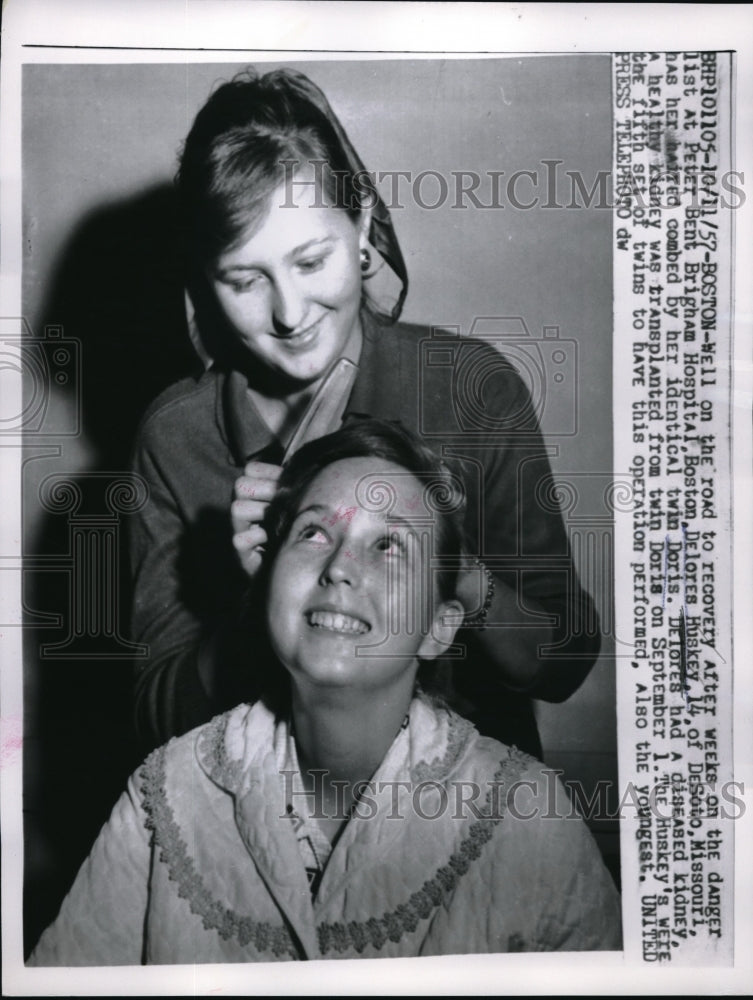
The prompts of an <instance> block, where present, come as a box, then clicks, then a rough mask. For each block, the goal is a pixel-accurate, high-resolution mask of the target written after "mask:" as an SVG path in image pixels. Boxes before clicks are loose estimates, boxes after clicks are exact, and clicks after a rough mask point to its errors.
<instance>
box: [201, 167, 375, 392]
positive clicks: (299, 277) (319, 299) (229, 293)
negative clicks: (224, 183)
mask: <svg viewBox="0 0 753 1000" xmlns="http://www.w3.org/2000/svg"><path fill="white" fill-rule="evenodd" d="M291 189H292V190H291ZM362 223H363V224H362V225H359V224H356V223H355V222H354V221H353V219H351V217H350V216H349V215H348V214H347V213H346V212H345V211H344V210H343V209H340V208H333V207H330V206H329V205H325V204H323V198H322V195H321V193H320V191H319V188H318V186H317V185H316V184H315V183H314V181H313V178H312V177H307V175H306V174H302V175H301V176H298V175H296V177H295V178H294V179H293V182H292V184H289V185H285V184H283V185H280V187H278V188H277V189H276V190H275V191H274V192H273V194H272V195H271V196H270V199H269V207H268V210H267V213H266V215H265V216H264V217H263V219H262V221H261V223H259V224H258V225H256V226H255V227H253V228H252V231H251V232H249V233H247V234H246V236H244V237H243V241H242V242H241V244H240V245H239V246H236V247H234V248H232V249H230V250H228V251H226V252H225V253H223V254H221V255H220V257H219V259H218V260H217V261H216V262H215V264H214V266H213V267H211V268H210V270H209V279H210V282H211V285H212V287H213V289H214V292H215V295H216V297H217V300H218V302H219V304H220V307H221V308H222V310H223V312H224V313H225V316H226V318H227V320H228V322H229V323H230V325H231V327H232V330H233V331H234V333H235V335H236V336H237V338H238V339H239V340H240V342H241V343H242V344H243V345H244V346H245V347H246V348H247V349H248V350H249V351H250V352H251V354H252V355H253V356H254V357H255V358H256V359H257V360H258V361H260V362H261V363H262V364H263V365H266V366H267V367H269V368H271V369H273V370H274V371H276V372H279V373H281V374H282V375H284V376H285V377H287V378H288V379H290V380H292V381H294V382H298V383H300V384H301V386H302V387H303V386H306V385H310V384H311V383H312V382H315V381H316V380H318V379H320V378H321V377H322V376H323V375H324V374H325V373H326V372H327V370H328V369H329V367H330V365H331V364H332V363H333V361H335V360H336V359H337V358H340V357H343V356H345V357H349V358H351V360H354V361H357V360H358V356H359V353H360V345H361V328H360V321H359V308H360V304H361V269H360V257H359V251H360V248H361V246H365V245H366V241H365V233H366V231H367V227H368V218H367V217H366V216H364V218H363V220H362Z"/></svg>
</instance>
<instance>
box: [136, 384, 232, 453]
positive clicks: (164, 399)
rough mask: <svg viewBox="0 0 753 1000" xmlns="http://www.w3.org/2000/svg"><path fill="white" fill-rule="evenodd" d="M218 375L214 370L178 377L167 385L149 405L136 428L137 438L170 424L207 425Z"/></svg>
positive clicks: (215, 392) (216, 390) (152, 434)
mask: <svg viewBox="0 0 753 1000" xmlns="http://www.w3.org/2000/svg"><path fill="white" fill-rule="evenodd" d="M220 385H221V375H219V374H218V373H216V372H214V371H208V372H203V373H202V374H201V375H200V376H198V377H189V378H184V379H181V380H180V382H176V383H174V384H173V385H171V386H169V387H168V388H167V389H165V390H164V392H161V393H160V395H159V396H157V398H156V399H155V400H153V402H152V403H151V404H150V405H149V407H148V409H147V410H146V413H145V414H144V416H143V418H142V421H141V426H140V429H139V438H140V439H141V440H142V441H143V440H150V439H152V438H153V437H154V436H155V435H161V434H162V433H163V432H164V430H166V429H169V428H171V427H172V426H173V425H176V426H177V425H179V426H180V428H181V429H182V430H183V431H184V432H185V430H186V427H189V428H190V427H192V426H194V425H195V426H197V427H199V426H201V427H203V426H206V419H207V415H208V414H210V415H211V414H214V412H215V409H216V401H217V394H218V391H219V389H220Z"/></svg>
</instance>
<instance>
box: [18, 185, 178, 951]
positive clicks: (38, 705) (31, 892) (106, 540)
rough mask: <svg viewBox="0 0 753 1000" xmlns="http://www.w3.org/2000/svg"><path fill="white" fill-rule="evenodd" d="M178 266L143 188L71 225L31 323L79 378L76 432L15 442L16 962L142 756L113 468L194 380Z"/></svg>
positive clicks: (174, 232) (71, 398)
mask: <svg viewBox="0 0 753 1000" xmlns="http://www.w3.org/2000/svg"><path fill="white" fill-rule="evenodd" d="M182 260H183V255H182V246H181V238H180V231H179V228H178V225H177V210H176V203H175V195H174V192H173V189H172V188H171V187H170V186H168V185H164V186H159V187H156V188H153V189H151V190H148V191H146V192H144V193H142V194H140V195H139V196H137V197H136V198H133V199H130V200H128V201H126V202H123V203H120V204H117V205H114V206H108V207H105V208H102V209H99V210H97V211H96V212H94V213H92V214H91V215H90V216H89V217H87V218H86V219H85V220H84V221H83V222H82V224H81V225H80V227H79V229H78V231H77V232H76V233H75V234H74V236H73V238H72V239H71V241H70V243H69V245H68V246H67V247H66V249H65V250H64V252H63V253H62V255H61V259H60V261H59V264H58V266H57V268H56V273H55V276H54V278H53V281H52V285H51V288H50V289H49V290H48V291H47V293H46V296H45V300H44V305H43V307H42V308H41V309H40V311H39V313H38V316H39V323H38V327H37V329H36V330H35V334H36V335H37V337H41V334H42V331H43V330H44V329H45V328H47V327H49V326H55V327H61V328H62V334H63V336H64V337H65V338H73V339H76V340H78V341H80V352H79V354H80V365H81V371H80V377H79V378H78V379H70V380H69V383H68V386H67V388H66V392H67V393H68V398H66V399H64V400H58V401H57V402H58V404H60V403H61V402H62V404H63V409H64V410H65V409H67V411H68V412H73V411H75V409H76V405H77V404H80V408H81V409H80V412H81V429H80V433H79V434H78V435H77V436H76V437H72V438H68V439H64V438H57V439H56V440H55V439H54V438H53V440H55V443H56V444H57V443H59V442H61V441H62V442H63V444H62V450H60V449H56V448H54V447H49V446H48V447H46V448H41V447H38V445H39V444H42V443H44V444H48V442H49V438H45V439H44V441H42V439H34V438H32V437H27V439H26V445H27V447H26V451H25V460H24V473H23V475H24V525H25V549H24V554H25V557H26V563H25V565H26V570H25V577H24V595H23V596H24V609H25V625H26V629H25V647H24V696H25V702H24V704H25V720H24V723H25V729H24V731H25V741H24V782H25V785H24V821H25V844H26V853H25V878H24V935H25V949H26V952H27V954H28V952H29V951H30V950H31V948H32V947H33V946H34V944H35V943H36V940H37V938H38V936H39V934H40V933H41V931H42V930H43V929H44V927H45V926H46V925H47V924H48V923H49V922H50V921H51V920H52V919H53V918H54V916H55V914H56V912H57V908H58V906H59V904H60V902H61V899H62V896H63V895H64V893H65V892H66V891H67V889H68V888H69V886H70V883H71V882H72V880H73V877H74V876H75V873H76V871H77V869H78V866H79V865H80V863H81V862H82V860H83V859H84V857H85V856H86V854H87V853H88V850H89V848H90V847H91V844H92V842H93V840H94V838H95V836H96V834H97V832H98V830H99V828H100V826H101V825H102V823H103V822H104V821H105V820H106V819H107V816H108V814H109V811H110V809H111V808H112V806H113V804H114V802H115V800H116V798H117V796H118V795H119V793H120V792H121V791H122V789H123V788H124V786H125V780H126V778H127V776H128V775H129V774H130V773H131V772H132V770H133V769H134V767H136V766H137V764H138V763H139V761H140V757H141V754H140V752H139V748H138V747H137V746H136V744H135V740H134V735H133V724H132V705H133V697H132V672H133V660H132V658H131V655H130V654H131V653H132V652H133V650H132V648H131V647H130V646H129V644H128V643H127V641H126V639H125V638H124V637H125V636H126V635H127V631H128V629H127V619H128V605H129V594H128V568H127V558H126V551H125V545H124V536H125V531H126V530H127V519H128V516H127V515H128V510H129V509H131V508H132V505H133V504H134V503H137V502H138V501H139V497H138V495H137V492H138V491H134V489H133V486H132V484H131V483H130V482H129V479H128V475H127V470H128V468H129V464H130V452H131V448H132V445H133V441H134V436H135V432H136V429H137V427H138V423H139V420H140V419H141V416H142V415H143V413H144V410H145V409H146V407H147V406H148V404H149V402H150V401H151V400H152V399H153V398H154V397H155V396H156V395H157V394H158V393H159V392H160V391H161V390H162V389H164V388H165V387H166V386H167V385H169V384H170V383H172V382H174V381H176V380H177V379H179V378H181V377H183V376H184V375H187V374H189V373H190V372H191V371H192V370H195V369H196V366H197V358H196V355H195V354H194V352H193V349H192V347H191V344H190V341H189V338H188V333H187V330H186V322H185V313H184V304H183V287H184V281H183V264H182ZM42 291H43V293H44V291H45V290H42ZM76 394H78V395H76ZM52 431H53V433H54V431H55V427H52ZM58 452H59V453H58Z"/></svg>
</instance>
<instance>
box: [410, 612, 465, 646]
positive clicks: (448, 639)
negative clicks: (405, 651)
mask: <svg viewBox="0 0 753 1000" xmlns="http://www.w3.org/2000/svg"><path fill="white" fill-rule="evenodd" d="M464 615H465V610H464V608H463V605H462V604H461V603H460V601H456V600H451V601H443V602H442V603H441V604H440V605H439V607H438V608H437V610H436V612H435V614H434V620H433V621H432V623H431V628H430V629H429V632H428V633H427V634H426V635H425V636H424V638H423V640H422V642H421V645H420V646H419V647H418V652H417V653H416V655H417V656H418V658H419V660H434V659H436V658H437V657H438V656H441V655H442V653H444V652H445V651H446V650H447V649H448V648H449V646H450V645H451V644H452V640H453V639H454V638H455V633H456V632H457V630H458V629H459V628H460V626H461V625H462V624H463V617H464Z"/></svg>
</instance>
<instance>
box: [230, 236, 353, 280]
mask: <svg viewBox="0 0 753 1000" xmlns="http://www.w3.org/2000/svg"><path fill="white" fill-rule="evenodd" d="M333 242H334V237H332V236H315V237H314V238H313V239H310V240H306V242H305V243H301V244H299V245H298V246H297V247H293V249H292V250H290V251H289V252H288V253H286V254H285V260H292V258H293V257H296V256H297V255H298V254H300V253H305V252H306V251H307V250H311V249H312V248H313V247H320V246H321V247H322V248H323V247H324V246H325V245H326V244H329V243H333ZM259 270H262V269H261V268H260V267H259V266H258V265H257V264H231V265H230V266H229V267H218V268H217V269H216V271H215V274H216V275H217V277H218V278H224V277H228V276H229V275H231V274H234V273H235V272H242V273H245V272H246V271H259Z"/></svg>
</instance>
